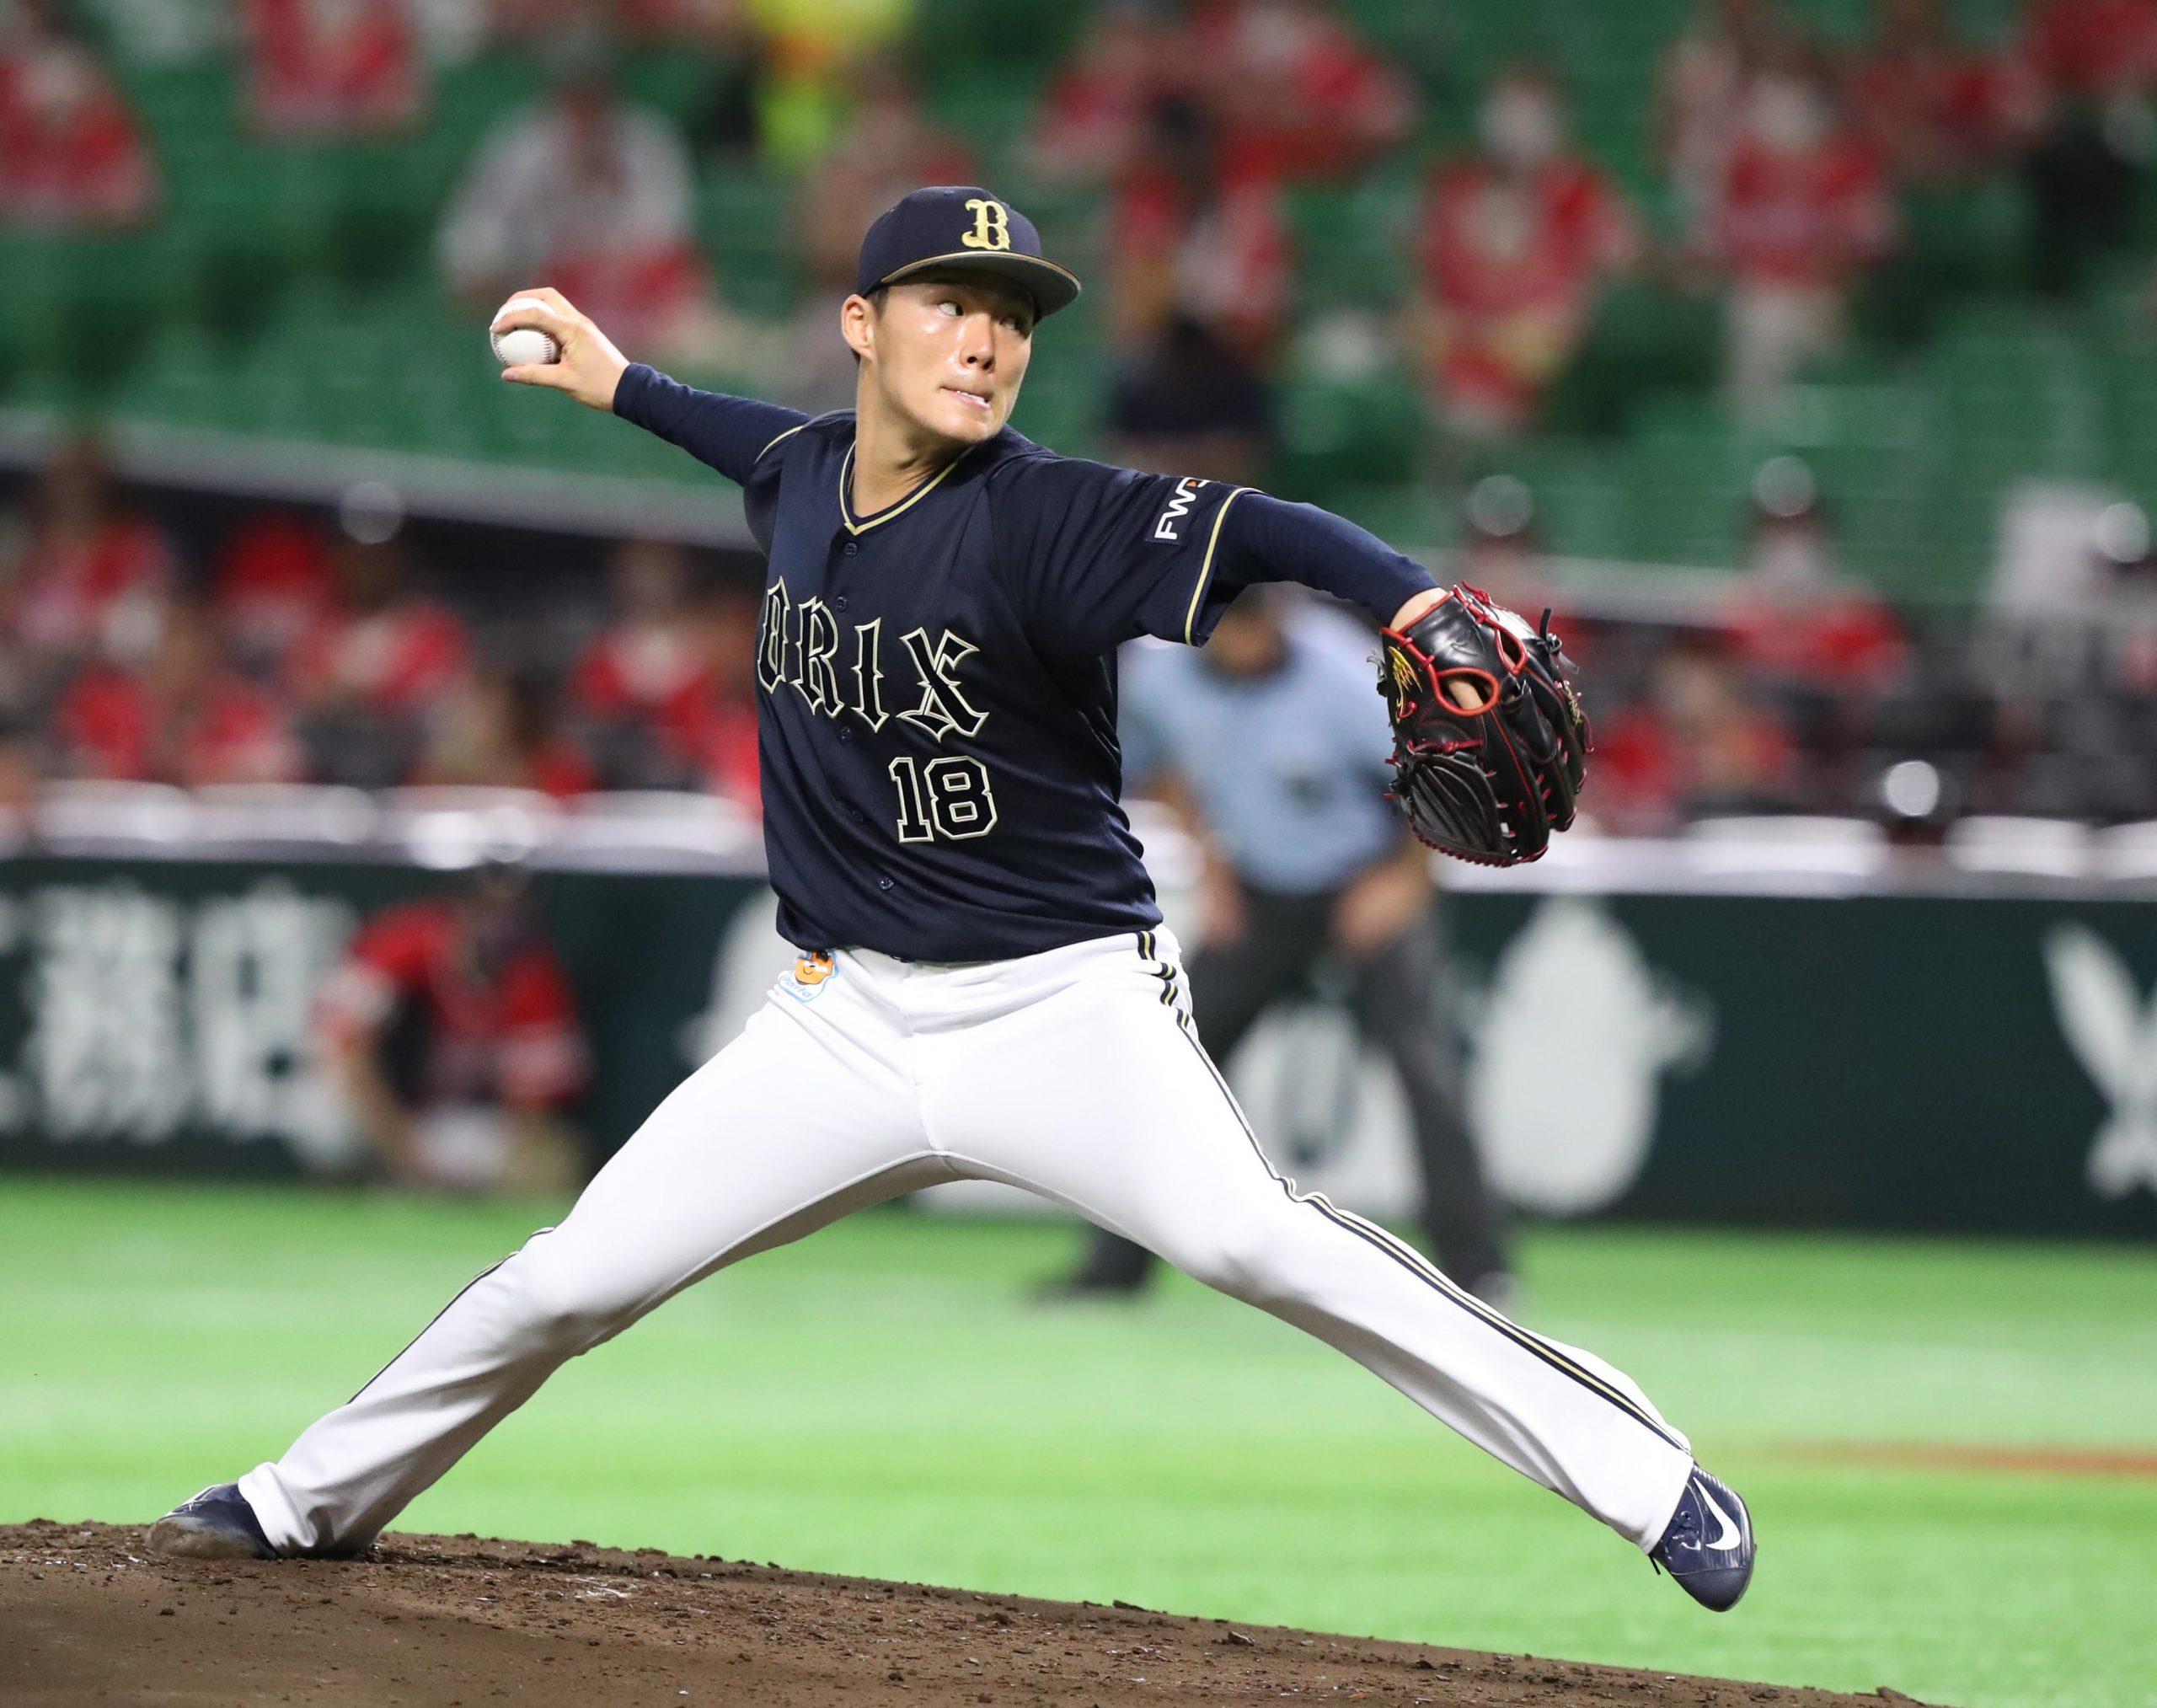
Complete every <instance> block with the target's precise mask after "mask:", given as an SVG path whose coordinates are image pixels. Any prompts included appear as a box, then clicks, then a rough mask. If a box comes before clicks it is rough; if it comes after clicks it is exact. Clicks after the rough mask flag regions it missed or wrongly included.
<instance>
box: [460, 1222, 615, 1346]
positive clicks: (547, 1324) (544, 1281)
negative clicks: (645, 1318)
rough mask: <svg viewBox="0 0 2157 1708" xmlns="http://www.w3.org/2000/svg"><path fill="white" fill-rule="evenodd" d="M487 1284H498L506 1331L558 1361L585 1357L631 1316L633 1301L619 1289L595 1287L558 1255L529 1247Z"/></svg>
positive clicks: (586, 1273) (591, 1278) (503, 1267)
mask: <svg viewBox="0 0 2157 1708" xmlns="http://www.w3.org/2000/svg"><path fill="white" fill-rule="evenodd" d="M490 1280H493V1281H495V1282H499V1283H500V1286H499V1288H498V1289H497V1290H498V1292H499V1293H500V1298H501V1300H502V1304H503V1305H504V1306H505V1309H504V1311H503V1327H504V1330H505V1331H506V1333H508V1334H509V1335H510V1336H513V1337H514V1338H515V1339H517V1341H522V1342H525V1343H527V1344H529V1345H531V1346H532V1347H533V1348H534V1349H535V1350H537V1349H538V1348H544V1349H545V1350H546V1351H548V1352H552V1353H554V1354H555V1355H556V1356H558V1357H573V1356H574V1355H575V1354H576V1353H578V1352H586V1351H589V1350H590V1349H591V1347H596V1346H597V1345H598V1344H599V1343H600V1342H601V1341H603V1340H605V1339H607V1336H610V1335H612V1334H613V1333H615V1332H616V1331H618V1330H619V1329H620V1328H622V1327H623V1326H624V1325H625V1324H626V1323H627V1322H628V1321H629V1320H630V1319H631V1318H632V1316H633V1315H634V1310H635V1306H634V1301H632V1300H629V1299H627V1298H623V1297H621V1296H620V1294H619V1291H618V1289H617V1288H609V1287H607V1286H605V1285H603V1284H601V1283H598V1282H595V1280H594V1278H593V1277H592V1276H591V1274H590V1273H588V1272H585V1271H583V1270H581V1268H580V1267H579V1266H576V1265H574V1264H570V1263H565V1262H564V1261H561V1258H560V1256H559V1254H556V1253H549V1252H545V1251H543V1250H534V1249H533V1247H532V1246H529V1245H527V1246H526V1247H525V1249H524V1250H522V1251H520V1252H518V1253H517V1255H516V1256H514V1257H512V1258H511V1259H510V1260H509V1261H507V1262H506V1263H505V1264H503V1265H502V1266H501V1267H500V1269H499V1270H497V1271H495V1274H494V1276H492V1277H490Z"/></svg>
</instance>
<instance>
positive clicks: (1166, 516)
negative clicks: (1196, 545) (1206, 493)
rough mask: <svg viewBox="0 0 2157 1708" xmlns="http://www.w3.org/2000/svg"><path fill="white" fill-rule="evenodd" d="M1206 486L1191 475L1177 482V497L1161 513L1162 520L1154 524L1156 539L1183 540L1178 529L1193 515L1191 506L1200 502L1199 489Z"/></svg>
mask: <svg viewBox="0 0 2157 1708" xmlns="http://www.w3.org/2000/svg"><path fill="white" fill-rule="evenodd" d="M1203 485H1207V483H1206V482H1205V481H1203V480H1201V479H1198V478H1197V477H1196V476H1195V475H1190V474H1186V476H1184V478H1183V479H1180V480H1179V481H1177V482H1176V491H1175V497H1173V498H1171V499H1170V500H1169V507H1168V508H1167V509H1166V510H1164V511H1162V512H1161V519H1160V520H1159V522H1155V523H1154V524H1153V538H1155V539H1164V540H1171V541H1173V540H1180V539H1181V538H1183V536H1182V534H1180V533H1178V532H1177V528H1178V527H1179V526H1180V524H1181V522H1183V519H1184V518H1185V517H1187V516H1189V515H1190V514H1191V506H1192V505H1194V504H1196V502H1197V501H1198V489H1199V488H1200V487H1202V486H1203Z"/></svg>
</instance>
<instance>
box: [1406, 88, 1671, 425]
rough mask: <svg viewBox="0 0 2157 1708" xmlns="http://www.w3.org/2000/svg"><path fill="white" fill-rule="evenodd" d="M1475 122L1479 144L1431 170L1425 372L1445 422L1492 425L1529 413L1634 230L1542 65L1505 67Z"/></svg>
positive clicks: (1522, 419)
mask: <svg viewBox="0 0 2157 1708" xmlns="http://www.w3.org/2000/svg"><path fill="white" fill-rule="evenodd" d="M1478 129H1479V131H1480V137H1481V147H1480V149H1479V150H1478V152H1477V153H1475V155H1473V156H1472V157H1470V158H1468V159H1465V160H1462V161H1458V162H1455V163H1452V164H1449V165H1447V166H1443V167H1442V168H1440V169H1438V171H1437V173H1436V174H1433V176H1432V182H1431V186H1430V190H1429V193H1428V195H1427V196H1426V200H1425V203H1424V207H1423V214H1422V224H1421V233H1420V234H1419V237H1418V239H1417V244H1416V251H1417V254H1416V259H1417V262H1418V265H1419V269H1420V272H1421V314H1420V322H1421V333H1422V335H1423V339H1424V340H1425V345H1426V349H1425V354H1424V359H1425V364H1426V377H1427V380H1428V383H1429V384H1430V385H1431V388H1432V392H1433V394H1434V396H1435V398H1436V400H1437V404H1438V407H1439V408H1440V410H1442V413H1443V414H1444V415H1445V416H1446V418H1447V420H1448V421H1450V422H1451V423H1452V424H1453V425H1454V426H1457V427H1459V428H1462V429H1464V430H1466V431H1470V432H1476V433H1486V434H1487V433H1501V432H1511V431H1517V430H1518V429H1520V428H1521V427H1523V426H1526V425H1527V424H1528V421H1529V420H1531V418H1532V417H1533V414H1534V410H1535V405H1536V401H1537V399H1538V398H1539V396H1540V394H1541V393H1542V391H1543V389H1544V387H1545V386H1546V385H1548V384H1549V383H1550V381H1551V379H1552V378H1553V377H1555V375H1556V374H1557V373H1558V372H1560V370H1561V369H1562V368H1563V367H1564V365H1565V363H1566V361H1567V359H1568V358H1569V357H1570V356H1571V354H1572V353H1573V351H1574V350H1575V349H1576V347H1577V345H1579V343H1580V340H1581V337H1582V334H1583V333H1584V332H1585V331H1586V330H1587V326H1588V323H1589V320H1590V318H1591V316H1592V313H1593V312H1594V307H1595V298H1596V292H1597V289H1598V286H1600V285H1601V284H1602V283H1603V281H1604V280H1605V279H1607V278H1608V277H1609V276H1610V275H1611V274H1613V273H1614V272H1616V271H1617V270H1619V269H1621V268H1624V267H1626V266H1629V265H1631V264H1632V262H1633V261H1634V260H1635V258H1636V256H1637V254H1638V253H1639V249H1640V238H1639V233H1638V232H1637V230H1636V229H1635V224H1634V221H1633V217H1632V214H1631V212H1630V210H1629V209H1628V208H1627V207H1626V206H1625V203H1624V200H1623V199H1622V198H1621V197H1620V196H1619V194H1618V192H1617V191H1616V190H1614V188H1613V187H1612V186H1611V185H1610V184H1609V182H1608V180H1607V179H1605V178H1604V177H1603V174H1601V173H1600V172H1598V170H1597V169H1595V168H1594V167H1593V166H1592V165H1591V164H1590V163H1588V162H1587V160H1585V159H1583V158H1582V157H1581V156H1580V155H1579V154H1577V153H1574V152H1573V151H1572V149H1571V147H1570V145H1569V142H1568V138H1567V135H1566V111H1565V105H1564V101H1563V99H1562V97H1561V96H1560V93H1559V90H1558V87H1557V85H1556V83H1554V82H1553V81H1552V80H1551V79H1550V77H1549V76H1548V75H1546V74H1545V73H1544V72H1539V71H1534V70H1521V71H1513V72H1507V73H1506V74H1504V75H1503V76H1501V77H1500V78H1497V79H1496V82H1495V83H1493V84H1492V85H1491V90H1490V93H1489V94H1487V95H1485V98H1484V101H1483V106H1482V110H1481V113H1480V118H1479V123H1478Z"/></svg>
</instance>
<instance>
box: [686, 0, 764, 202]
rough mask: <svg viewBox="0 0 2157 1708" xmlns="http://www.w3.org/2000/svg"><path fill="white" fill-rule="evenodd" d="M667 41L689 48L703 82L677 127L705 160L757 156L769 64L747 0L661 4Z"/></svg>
mask: <svg viewBox="0 0 2157 1708" xmlns="http://www.w3.org/2000/svg"><path fill="white" fill-rule="evenodd" d="M665 3H666V9H667V10H668V11H669V12H670V13H671V14H672V38H673V39H674V40H677V41H680V42H682V44H683V45H685V46H688V47H690V48H691V49H693V51H695V53H696V56H697V61H698V65H699V66H700V67H702V68H703V71H704V84H703V87H702V88H701V89H700V90H699V91H698V94H697V97H696V99H695V101H694V103H693V104H692V106H691V107H690V108H689V110H688V113H687V115H685V117H684V118H683V120H682V123H683V126H684V129H685V131H686V132H687V135H688V140H689V146H690V147H693V149H695V150H696V152H697V155H698V158H700V159H703V160H705V161H708V162H709V161H720V162H741V161H747V160H752V159H754V158H756V156H757V150H758V147H759V144H760V142H761V141H762V136H763V131H762V126H763V101H764V85H765V80H766V78H768V76H769V74H770V62H769V57H768V53H767V51H766V49H765V45H764V38H763V34H762V32H761V31H759V30H758V29H757V23H756V19H755V16H754V9H755V8H754V7H753V6H752V3H751V0H665Z"/></svg>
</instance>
